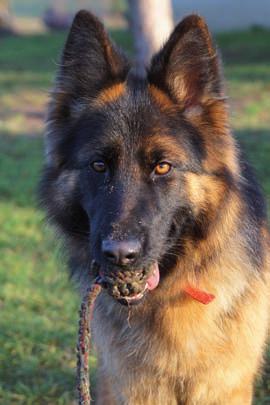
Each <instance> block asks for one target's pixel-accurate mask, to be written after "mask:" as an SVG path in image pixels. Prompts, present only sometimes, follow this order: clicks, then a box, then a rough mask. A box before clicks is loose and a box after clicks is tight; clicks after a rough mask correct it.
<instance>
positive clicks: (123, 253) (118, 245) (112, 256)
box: [101, 239, 141, 266]
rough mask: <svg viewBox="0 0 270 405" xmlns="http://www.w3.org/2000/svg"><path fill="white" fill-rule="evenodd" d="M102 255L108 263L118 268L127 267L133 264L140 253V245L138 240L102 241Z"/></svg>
mask: <svg viewBox="0 0 270 405" xmlns="http://www.w3.org/2000/svg"><path fill="white" fill-rule="evenodd" d="M101 249H102V253H103V255H104V256H105V257H106V259H107V260H108V261H110V262H111V263H114V264H118V265H120V266H127V265H129V264H132V263H134V262H135V260H136V259H137V257H138V256H139V253H140V251H141V244H140V242H139V241H138V240H136V239H134V240H124V241H115V240H110V239H107V240H103V241H102V247H101Z"/></svg>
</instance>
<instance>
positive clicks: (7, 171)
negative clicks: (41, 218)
mask: <svg viewBox="0 0 270 405" xmlns="http://www.w3.org/2000/svg"><path fill="white" fill-rule="evenodd" d="M42 161H43V140H42V137H33V136H26V135H19V136H14V135H0V173H1V176H0V195H1V201H9V202H13V203H14V204H15V205H17V206H20V207H29V206H31V207H36V206H37V204H36V187H37V183H38V180H39V176H40V171H41V165H42Z"/></svg>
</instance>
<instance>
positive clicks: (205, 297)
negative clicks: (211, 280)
mask: <svg viewBox="0 0 270 405" xmlns="http://www.w3.org/2000/svg"><path fill="white" fill-rule="evenodd" d="M184 292H185V293H186V294H187V295H189V296H190V297H192V298H193V299H194V300H196V301H199V302H200V303H201V304H204V305H207V304H209V303H210V302H212V301H213V300H214V299H215V296H214V295H213V294H210V293H208V292H206V291H202V290H200V289H199V288H196V287H191V286H187V287H185V288H184Z"/></svg>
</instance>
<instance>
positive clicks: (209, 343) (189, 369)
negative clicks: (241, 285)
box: [94, 282, 267, 405]
mask: <svg viewBox="0 0 270 405" xmlns="http://www.w3.org/2000/svg"><path fill="white" fill-rule="evenodd" d="M259 284H260V285H259ZM258 288H260V289H261V288H263V290H264V289H265V287H264V285H263V284H262V283H261V282H258ZM251 295H252V294H251ZM100 298H101V299H100V302H99V304H98V306H97V310H96V313H95V317H94V340H95V344H96V346H97V350H98V352H99V356H100V362H101V364H100V366H101V370H102V371H101V373H103V378H104V379H105V380H106V379H107V380H109V381H110V383H111V387H112V388H111V389H112V393H111V394H112V396H113V398H114V400H115V401H116V402H115V403H117V404H128V405H131V404H132V405H133V404H134V405H135V404H136V405H142V404H149V405H150V404H154V403H155V404H164V405H174V404H175V405H176V404H177V405H182V404H185V405H188V404H190V405H191V404H202V405H204V404H205V405H206V403H205V402H204V401H205V398H208V399H207V401H208V402H207V405H211V404H220V403H221V402H220V401H221V398H222V400H224V398H226V391H230V390H231V388H232V387H233V386H235V387H237V386H239V383H240V382H241V381H243V380H244V381H245V375H247V376H250V370H251V369H254V368H256V369H257V368H258V364H256V363H257V362H258V358H259V357H261V356H260V354H259V353H258V350H259V351H260V350H261V349H256V347H254V346H253V347H251V346H252V343H251V342H252V341H253V342H256V346H257V347H259V345H258V340H263V339H264V337H262V336H265V331H264V330H263V329H264V325H265V317H266V316H267V315H266V313H265V311H264V309H263V308H264V306H265V302H262V301H265V299H267V294H266V295H265V299H263V300H261V299H259V298H257V299H256V304H255V305H254V296H253V297H251V296H250V299H251V298H252V301H253V302H252V304H251V301H250V302H249V298H248V299H247V301H246V305H245V306H242V311H241V314H238V315H237V318H235V320H234V319H233V313H231V314H230V315H228V317H227V319H226V318H224V316H223V319H222V321H221V317H220V316H219V315H218V313H219V311H220V310H221V305H222V304H221V303H220V302H219V300H218V299H217V301H216V302H215V303H214V304H211V306H203V305H201V304H199V303H197V302H194V301H190V300H189V301H187V302H183V301H179V303H178V304H176V305H175V304H174V306H173V307H172V306H166V305H164V307H159V308H156V309H155V310H152V311H149V312H148V313H147V311H146V312H144V313H139V312H138V313H137V314H136V312H135V313H134V314H133V313H132V310H131V313H130V314H128V311H127V310H126V308H122V307H121V308H119V305H117V304H111V305H108V301H107V298H106V297H100ZM102 300H104V301H103V303H102ZM259 301H260V302H259ZM237 310H238V309H237ZM239 318H241V320H242V322H243V323H245V324H247V323H248V324H249V328H243V329H241V322H240V323H239ZM254 322H256V331H255V330H254ZM252 334H253V339H251V335H252ZM240 360H241V361H240ZM206 370H207V373H206V372H205V371H206ZM248 378H249V377H247V379H248ZM247 383H248V380H247ZM209 393H211V398H212V402H211V404H210V403H209ZM248 395H250V393H248ZM228 398H229V397H228ZM228 401H229V399H228ZM109 403H110V402H109ZM112 403H114V402H112ZM228 403H229V402H228ZM232 403H233V402H232ZM247 403H248V402H247Z"/></svg>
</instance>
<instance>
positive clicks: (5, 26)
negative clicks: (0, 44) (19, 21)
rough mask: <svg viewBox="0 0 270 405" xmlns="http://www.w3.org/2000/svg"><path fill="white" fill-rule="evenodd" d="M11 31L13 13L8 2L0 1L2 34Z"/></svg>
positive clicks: (0, 29)
mask: <svg viewBox="0 0 270 405" xmlns="http://www.w3.org/2000/svg"><path fill="white" fill-rule="evenodd" d="M10 31H11V13H10V7H9V1H8V0H0V34H1V33H8V32H10Z"/></svg>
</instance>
